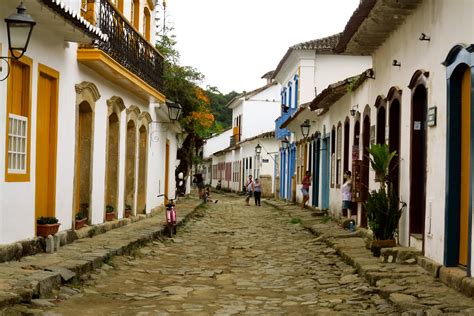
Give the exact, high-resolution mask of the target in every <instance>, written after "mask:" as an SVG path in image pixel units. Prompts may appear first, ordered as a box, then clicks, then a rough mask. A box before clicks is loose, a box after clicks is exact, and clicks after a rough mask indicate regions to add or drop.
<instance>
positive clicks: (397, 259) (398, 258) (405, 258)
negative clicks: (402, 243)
mask: <svg viewBox="0 0 474 316" xmlns="http://www.w3.org/2000/svg"><path fill="white" fill-rule="evenodd" d="M419 256H421V251H419V250H417V249H415V248H411V247H393V248H383V249H381V250H380V261H382V262H387V263H402V264H416V263H417V258H418V257H419Z"/></svg>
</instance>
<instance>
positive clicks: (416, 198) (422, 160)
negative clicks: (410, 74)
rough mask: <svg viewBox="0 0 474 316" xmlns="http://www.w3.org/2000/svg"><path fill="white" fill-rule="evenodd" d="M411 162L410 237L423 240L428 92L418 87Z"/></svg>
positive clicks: (415, 101) (414, 93) (414, 108)
mask: <svg viewBox="0 0 474 316" xmlns="http://www.w3.org/2000/svg"><path fill="white" fill-rule="evenodd" d="M411 111H412V119H411V161H410V170H411V174H410V215H409V216H410V236H411V235H416V236H414V237H416V238H417V239H421V240H423V239H424V238H423V235H424V226H425V225H424V224H425V212H426V211H425V210H426V148H427V143H426V111H427V90H426V87H425V86H424V85H418V86H417V87H416V88H415V89H414V92H413V97H412V108H411Z"/></svg>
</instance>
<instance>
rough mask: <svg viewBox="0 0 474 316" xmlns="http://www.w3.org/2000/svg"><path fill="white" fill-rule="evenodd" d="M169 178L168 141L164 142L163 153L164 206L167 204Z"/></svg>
mask: <svg viewBox="0 0 474 316" xmlns="http://www.w3.org/2000/svg"><path fill="white" fill-rule="evenodd" d="M169 177H170V141H169V140H166V151H165V204H167V203H168V199H169V198H170V196H169V184H170V183H169Z"/></svg>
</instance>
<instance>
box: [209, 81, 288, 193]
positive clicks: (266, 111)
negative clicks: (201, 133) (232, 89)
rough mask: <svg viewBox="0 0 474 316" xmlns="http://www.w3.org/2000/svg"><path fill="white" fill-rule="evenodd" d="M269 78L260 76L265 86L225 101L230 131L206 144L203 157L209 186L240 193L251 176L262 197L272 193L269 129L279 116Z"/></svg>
mask: <svg viewBox="0 0 474 316" xmlns="http://www.w3.org/2000/svg"><path fill="white" fill-rule="evenodd" d="M270 76H271V73H269V74H266V75H265V76H264V77H262V78H266V79H267V84H266V85H265V86H263V87H261V88H258V89H255V90H253V91H250V92H247V93H243V94H241V95H239V96H237V97H235V98H234V99H232V100H231V101H230V102H229V104H228V105H227V106H228V107H229V108H230V109H232V122H233V124H232V129H230V130H227V131H225V132H223V133H222V134H220V135H216V136H214V137H211V138H210V139H208V140H207V141H206V144H205V145H204V158H205V159H209V158H211V161H212V163H210V165H211V168H212V169H211V172H210V174H211V179H212V180H211V181H210V183H211V185H212V186H217V184H218V183H219V182H220V184H221V188H223V189H228V190H232V191H241V190H242V187H243V185H245V181H246V179H247V178H248V176H249V175H252V176H253V177H254V178H259V179H260V181H261V183H262V189H263V191H262V195H263V196H270V195H272V194H273V193H274V183H275V181H274V180H275V179H274V176H273V175H274V168H275V155H276V154H277V153H278V141H277V140H276V139H275V137H274V135H275V134H274V132H273V129H274V122H275V119H276V118H277V117H278V115H279V113H280V98H279V90H280V88H279V85H278V84H277V83H276V82H274V81H272V80H271V78H270ZM224 144H225V147H224V146H223V145H224ZM222 147H223V148H222ZM208 161H209V160H208Z"/></svg>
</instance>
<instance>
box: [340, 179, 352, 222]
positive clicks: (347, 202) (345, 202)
mask: <svg viewBox="0 0 474 316" xmlns="http://www.w3.org/2000/svg"><path fill="white" fill-rule="evenodd" d="M341 194H342V216H343V217H347V215H348V212H347V210H350V209H351V201H352V173H351V172H350V171H349V170H347V171H346V172H344V183H343V184H342V187H341Z"/></svg>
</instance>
